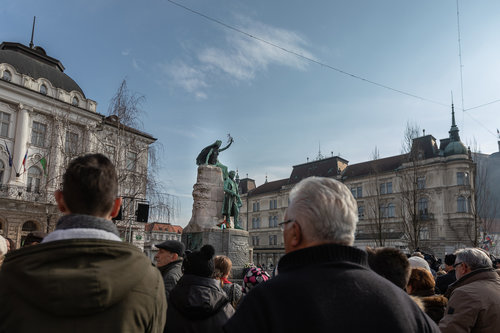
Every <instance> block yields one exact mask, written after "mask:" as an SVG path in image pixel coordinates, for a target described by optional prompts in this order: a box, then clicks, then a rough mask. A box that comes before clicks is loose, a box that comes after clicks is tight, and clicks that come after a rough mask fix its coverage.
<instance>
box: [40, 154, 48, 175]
mask: <svg viewBox="0 0 500 333" xmlns="http://www.w3.org/2000/svg"><path fill="white" fill-rule="evenodd" d="M40 164H41V165H42V168H43V173H44V174H45V175H46V174H47V160H46V159H45V157H42V159H41V160H40Z"/></svg>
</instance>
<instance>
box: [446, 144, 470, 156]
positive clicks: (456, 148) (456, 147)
mask: <svg viewBox="0 0 500 333" xmlns="http://www.w3.org/2000/svg"><path fill="white" fill-rule="evenodd" d="M459 154H465V155H467V148H466V147H465V145H464V144H463V143H462V142H461V141H452V142H450V143H448V145H447V146H446V148H445V149H444V156H450V155H459Z"/></svg>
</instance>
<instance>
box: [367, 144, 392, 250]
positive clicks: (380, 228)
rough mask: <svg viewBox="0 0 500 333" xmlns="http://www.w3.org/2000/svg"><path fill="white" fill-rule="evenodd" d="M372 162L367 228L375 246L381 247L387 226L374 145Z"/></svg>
mask: <svg viewBox="0 0 500 333" xmlns="http://www.w3.org/2000/svg"><path fill="white" fill-rule="evenodd" d="M371 157H372V163H371V164H370V166H371V167H370V176H371V177H370V179H371V180H372V182H371V184H369V186H368V188H369V190H367V197H368V198H367V199H366V203H367V205H366V206H367V207H368V209H369V212H368V214H367V215H368V216H367V217H368V219H369V222H368V223H369V229H370V232H371V234H372V235H373V236H374V241H375V244H376V246H380V247H383V246H385V243H386V238H387V230H386V229H387V228H386V216H385V214H384V212H385V208H384V209H382V208H381V193H380V186H379V183H380V181H379V175H380V170H379V168H378V165H377V163H376V161H377V160H378V159H379V158H380V152H379V150H378V148H377V146H375V148H374V150H373V152H372V153H371Z"/></svg>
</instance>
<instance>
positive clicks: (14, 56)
mask: <svg viewBox="0 0 500 333" xmlns="http://www.w3.org/2000/svg"><path fill="white" fill-rule="evenodd" d="M0 63H7V64H9V65H11V66H13V67H14V68H15V69H16V70H17V71H18V72H19V73H21V74H25V75H28V76H30V77H32V78H34V79H35V80H37V79H39V78H44V79H47V80H49V81H50V83H52V85H53V86H54V87H56V88H61V89H63V90H65V91H67V92H71V91H73V90H75V91H78V92H79V93H80V94H82V95H83V96H84V97H85V94H84V93H83V90H82V89H81V88H80V86H79V85H78V84H77V83H76V82H75V81H74V80H73V79H72V78H70V77H69V76H68V75H66V74H64V66H63V65H62V64H61V62H60V61H59V60H57V59H54V58H52V57H49V56H47V55H46V53H45V50H44V49H43V48H41V47H39V46H36V47H35V48H34V49H31V48H29V47H27V46H24V45H22V44H19V43H10V42H3V43H2V44H0Z"/></svg>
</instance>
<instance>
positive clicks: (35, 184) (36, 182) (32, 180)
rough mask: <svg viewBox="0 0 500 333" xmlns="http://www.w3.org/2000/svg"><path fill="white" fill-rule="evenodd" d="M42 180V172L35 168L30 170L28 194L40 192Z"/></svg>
mask: <svg viewBox="0 0 500 333" xmlns="http://www.w3.org/2000/svg"><path fill="white" fill-rule="evenodd" d="M41 180H42V171H41V170H40V169H38V168H37V167H35V166H32V167H31V168H29V169H28V184H27V185H28V186H27V187H26V191H28V192H35V193H39V192H40V182H41Z"/></svg>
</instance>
